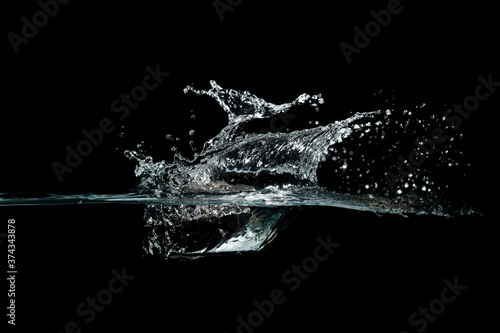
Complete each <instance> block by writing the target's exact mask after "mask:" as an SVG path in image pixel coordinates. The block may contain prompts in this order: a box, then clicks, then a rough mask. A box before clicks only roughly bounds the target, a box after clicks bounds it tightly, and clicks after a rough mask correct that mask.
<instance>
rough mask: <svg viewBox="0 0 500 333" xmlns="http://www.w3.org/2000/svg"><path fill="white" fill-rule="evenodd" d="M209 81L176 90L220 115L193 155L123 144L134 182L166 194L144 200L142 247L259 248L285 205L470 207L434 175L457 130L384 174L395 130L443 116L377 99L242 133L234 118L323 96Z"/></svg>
mask: <svg viewBox="0 0 500 333" xmlns="http://www.w3.org/2000/svg"><path fill="white" fill-rule="evenodd" d="M210 84H211V88H210V89H209V90H197V89H195V88H193V87H192V86H188V87H186V89H185V92H186V93H194V94H196V95H198V96H200V95H206V96H209V97H211V98H213V99H215V100H216V101H217V102H218V104H219V105H220V106H221V107H222V109H223V110H224V111H225V112H226V114H227V116H228V124H227V126H225V127H224V128H223V129H222V130H221V131H220V133H219V134H217V135H216V136H215V137H214V138H212V139H211V140H209V141H208V142H206V143H205V144H204V146H203V149H202V151H201V152H200V153H198V154H195V155H194V158H192V159H187V158H184V157H183V156H182V155H181V154H180V153H177V154H176V155H175V158H174V161H173V162H172V163H168V162H166V161H160V162H154V161H153V158H152V157H150V156H145V155H143V154H141V153H139V152H136V151H126V152H125V154H126V156H127V157H128V158H130V159H134V160H135V161H136V162H137V166H136V169H135V173H136V176H138V177H140V178H141V182H140V186H139V192H140V193H141V194H146V195H147V196H148V197H149V198H157V199H158V200H164V202H165V203H166V204H156V203H152V204H148V205H146V212H145V218H146V221H147V225H148V227H149V228H150V232H149V236H148V237H147V239H146V240H145V242H144V248H145V250H146V251H147V253H162V254H164V255H165V256H166V257H171V256H189V255H192V256H199V255H203V254H208V253H222V252H233V251H236V252H238V251H255V250H259V249H261V248H262V247H263V246H265V245H266V244H268V243H269V241H270V240H272V239H273V237H274V236H275V235H276V233H277V232H278V230H279V228H280V226H281V225H283V222H284V221H287V220H288V219H289V216H290V215H293V210H294V208H293V207H297V206H304V205H307V206H332V207H342V208H349V209H358V210H368V211H373V212H376V213H397V214H402V215H405V214H418V215H423V214H434V215H439V216H450V215H457V214H459V215H460V214H471V213H472V210H470V209H469V208H468V207H467V206H466V205H465V204H464V203H463V202H461V201H460V200H455V199H452V198H450V196H449V194H447V193H449V192H450V187H449V184H448V183H447V179H446V177H444V179H440V178H437V177H436V175H442V174H453V175H457V174H460V172H461V171H460V170H461V169H460V167H461V165H459V164H460V163H459V162H458V161H459V160H460V158H461V155H462V152H460V151H459V150H458V149H457V148H456V146H457V145H456V143H457V141H459V139H460V138H459V137H457V138H456V140H455V141H454V140H453V138H452V139H451V140H450V141H449V142H448V143H444V144H442V145H441V146H440V147H439V149H437V148H436V147H434V148H433V149H432V150H431V149H429V148H427V150H426V151H424V153H425V154H426V156H427V159H428V161H427V164H425V165H423V166H421V167H412V170H410V171H409V172H408V173H407V174H405V176H407V177H405V179H403V177H400V179H398V181H394V178H391V177H388V174H389V172H390V171H393V172H397V171H396V170H398V168H399V167H400V165H401V164H400V163H401V159H400V157H399V155H401V151H402V150H403V149H407V147H404V146H403V145H402V143H401V142H402V141H403V140H402V139H403V138H404V137H410V138H412V139H414V140H415V141H414V142H415V143H418V140H424V139H425V134H426V132H427V131H428V130H429V129H430V128H432V126H436V125H440V126H442V128H443V129H445V130H446V129H449V125H447V124H446V123H445V122H444V119H441V120H439V119H434V117H433V118H432V119H429V120H428V122H427V123H426V122H425V121H423V120H422V119H418V118H416V117H411V115H412V112H414V113H416V112H415V111H417V109H422V108H424V107H425V105H418V106H415V107H414V109H413V110H404V111H403V112H402V115H401V116H403V117H402V118H401V117H399V119H396V120H394V119H393V117H392V115H393V113H394V110H391V109H385V110H376V111H371V112H364V113H355V114H353V115H352V116H351V117H349V118H347V119H344V120H340V121H335V122H333V123H330V124H327V125H325V126H316V127H313V128H306V129H302V130H296V131H292V132H288V133H271V132H269V133H265V134H259V133H248V132H246V131H244V130H243V128H244V127H245V125H246V124H247V123H249V122H251V121H253V120H255V119H264V118H271V117H273V116H276V115H279V114H281V113H285V112H288V111H289V110H290V109H292V108H294V107H298V106H302V107H304V106H309V107H311V108H312V109H315V110H316V111H317V110H318V108H319V106H320V105H321V104H323V98H322V96H321V95H308V94H302V95H300V96H299V97H297V98H296V99H295V100H294V101H292V102H290V103H285V104H281V105H275V104H272V103H269V102H266V101H264V100H263V99H261V98H259V97H257V96H255V95H253V94H251V93H250V92H247V91H244V92H241V91H236V90H233V89H224V88H222V87H220V86H219V85H218V84H217V83H216V82H214V81H211V82H210ZM440 122H441V123H442V124H441V123H440ZM412 141H413V140H412ZM422 147H423V148H425V145H422V146H421V148H419V149H423V148H422ZM450 170H451V171H453V172H451V171H450ZM457 170H459V172H458V173H457V172H456V171H457ZM392 177H393V176H392ZM448 180H449V179H448ZM176 201H177V204H178V203H179V201H180V203H181V204H180V205H176V204H173V203H175V202H176ZM295 209H296V208H295ZM290 212H292V214H290ZM287 213H288V215H287Z"/></svg>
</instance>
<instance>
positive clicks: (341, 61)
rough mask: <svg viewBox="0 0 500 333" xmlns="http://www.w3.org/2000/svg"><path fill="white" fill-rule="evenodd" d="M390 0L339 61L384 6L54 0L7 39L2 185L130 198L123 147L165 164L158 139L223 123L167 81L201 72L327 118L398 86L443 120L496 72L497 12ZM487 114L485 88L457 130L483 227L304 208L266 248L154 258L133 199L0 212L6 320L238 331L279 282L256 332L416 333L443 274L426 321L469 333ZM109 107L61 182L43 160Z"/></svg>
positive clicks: (485, 317)
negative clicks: (127, 277) (33, 27)
mask: <svg viewBox="0 0 500 333" xmlns="http://www.w3.org/2000/svg"><path fill="white" fill-rule="evenodd" d="M402 5H403V10H402V12H401V13H400V14H398V15H395V16H393V17H392V21H391V23H390V24H389V25H388V27H386V28H384V29H382V31H381V33H380V34H379V35H378V36H376V37H374V38H373V39H372V40H371V42H370V44H369V45H368V46H367V47H366V48H364V49H363V50H361V53H360V54H357V55H353V57H352V62H351V63H350V64H348V63H347V62H346V59H345V58H344V56H343V54H342V52H341V50H340V48H339V44H340V42H342V41H345V42H347V43H350V44H352V41H353V37H354V30H353V28H354V27H355V26H359V27H360V28H363V27H364V25H365V24H366V23H367V22H368V21H370V20H372V17H371V16H370V14H369V13H370V11H371V10H376V11H378V10H380V9H384V8H386V7H387V2H386V1H371V2H347V1H342V2H334V3H326V2H320V1H308V2H291V1H272V3H271V2H269V1H267V2H266V1H249V0H245V1H243V2H242V3H241V4H240V5H238V6H236V7H235V8H234V10H233V11H232V12H226V13H224V20H223V21H221V20H220V19H219V17H218V15H217V13H216V11H215V9H214V7H213V4H212V2H211V1H203V2H196V3H194V2H187V1H176V2H168V3H167V2H165V3H161V4H160V3H159V2H154V1H141V2H138V1H137V2H127V3H123V2H116V3H113V4H111V3H110V2H107V3H106V4H103V3H101V2H88V1H86V2H78V1H72V2H70V3H68V4H67V5H61V7H60V10H59V13H58V14H57V15H56V16H55V17H54V18H51V19H50V20H49V22H48V24H47V25H46V26H44V27H42V28H40V31H39V32H38V34H37V35H36V36H35V37H34V38H32V39H30V40H29V42H28V43H27V44H26V45H21V46H20V48H19V49H20V50H19V53H17V54H16V53H15V52H14V51H13V48H12V46H11V45H10V42H9V40H8V38H7V37H5V38H4V42H3V44H2V45H3V49H2V52H3V54H4V55H5V56H4V57H3V59H4V68H5V69H4V73H5V75H2V76H3V78H4V85H3V92H4V94H3V95H4V96H3V98H2V111H3V112H2V118H1V122H0V126H1V131H2V132H1V139H2V143H3V144H2V154H1V156H2V159H1V167H0V168H1V176H0V192H7V193H10V192H53V193H87V192H93V193H125V192H128V191H130V190H132V189H133V188H134V186H135V185H136V184H137V179H136V178H135V176H134V174H133V170H134V163H132V162H131V161H128V160H127V159H126V158H125V157H123V150H124V149H133V148H134V147H135V145H136V144H137V143H139V142H140V141H142V140H144V141H145V144H146V146H148V149H149V152H150V153H151V154H152V155H154V156H155V158H157V159H162V158H163V159H169V158H171V156H172V154H171V152H170V151H169V150H168V149H169V148H170V146H171V142H168V141H167V140H165V134H167V133H171V134H174V136H177V137H180V138H181V143H182V144H184V145H185V143H186V142H187V141H189V136H188V131H189V130H190V129H195V130H196V143H197V144H198V145H200V144H201V143H203V142H204V141H206V140H207V139H209V138H211V137H212V136H214V135H215V134H217V133H218V132H219V131H220V129H221V128H222V127H223V126H224V124H225V121H226V119H225V114H224V112H223V111H222V110H220V109H219V108H218V107H217V105H216V104H215V103H214V102H213V101H210V100H209V99H208V98H206V99H204V98H198V99H196V98H195V97H194V96H193V95H192V94H189V95H186V94H184V93H183V92H182V89H183V88H184V87H185V86H186V85H187V84H191V83H192V84H194V85H195V87H198V88H205V89H206V88H208V87H209V80H215V81H217V82H218V83H219V84H220V85H221V86H223V87H228V88H234V89H239V90H248V91H250V92H252V93H254V94H256V95H257V96H260V97H262V98H264V99H265V100H267V101H269V102H273V103H277V104H278V103H283V102H289V101H291V100H293V99H295V98H296V97H297V96H298V95H300V94H301V93H304V92H307V93H310V94H317V93H321V94H322V95H323V97H324V98H325V104H324V105H323V106H322V111H321V113H320V114H318V115H317V116H316V115H315V117H316V118H315V119H314V120H316V119H317V120H319V121H320V122H321V123H322V124H326V123H329V122H331V121H334V120H339V119H344V118H345V117H347V116H349V115H350V112H351V111H368V110H371V109H376V108H379V107H382V106H381V105H380V104H379V103H380V101H379V100H377V99H375V98H374V97H373V95H374V93H376V92H378V91H380V90H382V91H384V92H385V93H387V92H392V91H393V90H394V96H395V98H396V99H397V100H399V101H401V103H408V104H413V105H416V104H417V103H421V102H426V103H434V104H436V105H443V107H442V108H439V109H436V110H435V114H436V115H442V114H443V112H444V110H445V107H444V105H447V106H450V105H451V104H453V103H455V102H461V101H462V100H463V98H464V97H465V96H467V95H470V94H472V93H473V91H474V88H475V87H476V85H477V83H478V81H477V77H478V76H479V75H483V76H487V75H488V74H490V73H493V79H494V80H495V79H497V80H498V79H500V73H499V71H498V69H499V66H498V64H497V61H498V55H499V54H498V51H497V44H498V37H497V34H498V30H499V29H498V18H497V15H496V9H495V8H494V6H493V5H492V4H490V3H487V2H484V3H481V2H474V4H471V3H457V2H449V3H440V5H439V6H437V5H436V3H434V2H430V1H413V2H408V1H405V2H402ZM39 10H40V8H39V5H38V4H37V3H36V1H23V2H16V4H15V5H14V4H11V3H9V4H4V9H3V10H2V17H3V19H2V22H4V23H5V26H4V27H3V29H4V30H3V31H4V36H7V34H8V33H9V32H14V33H17V34H19V33H20V30H21V26H22V24H23V23H22V21H21V18H22V17H23V16H26V17H28V18H29V19H30V20H31V17H32V15H33V14H34V13H35V12H37V11H39ZM157 64H160V68H161V69H162V70H163V71H166V72H169V73H170V75H169V77H168V78H166V79H165V80H164V82H163V83H161V84H160V85H159V87H158V88H157V89H155V90H154V91H152V92H150V93H149V94H148V97H147V99H146V100H145V101H144V102H142V103H140V105H139V106H138V107H137V108H136V109H135V110H133V111H132V112H131V113H130V116H129V117H127V118H126V119H125V120H123V121H121V122H119V121H118V120H117V118H116V115H115V114H113V113H112V112H111V109H110V105H111V102H112V101H113V100H115V99H116V98H118V97H119V96H120V94H122V93H129V92H130V90H131V89H132V88H133V87H134V86H136V85H138V84H140V83H141V82H142V78H143V77H144V75H145V74H146V71H145V67H146V66H148V65H149V66H151V67H153V68H154V67H155V66H156V65H157ZM497 94H498V92H497ZM497 105H498V95H496V94H495V95H493V96H492V97H491V98H490V99H488V100H487V101H485V102H484V103H482V104H481V106H480V109H479V110H478V111H477V112H476V113H474V114H473V115H472V116H471V117H470V118H469V119H467V120H466V121H465V122H464V125H463V126H462V127H461V128H460V131H463V133H464V135H465V137H466V140H465V144H466V145H465V147H464V150H465V152H466V153H467V158H468V159H469V160H471V161H473V163H472V166H471V168H472V169H471V171H470V175H471V176H470V177H471V178H470V180H469V181H468V182H467V184H465V185H464V186H465V188H466V190H467V191H468V192H469V193H470V194H471V195H470V196H471V197H472V201H473V203H474V204H475V205H476V207H478V209H480V210H481V211H482V212H483V214H484V217H481V218H479V217H462V218H454V219H445V218H436V217H429V216H411V217H409V218H405V217H402V216H397V215H393V216H382V217H379V216H376V215H374V214H371V213H360V212H355V211H346V210H342V209H333V208H332V209H326V208H321V209H319V208H316V209H309V208H304V209H303V210H302V212H301V215H300V216H299V217H298V218H297V220H296V221H294V223H293V224H292V225H291V226H290V227H289V228H288V229H287V230H285V231H284V232H283V233H282V234H280V235H279V237H278V239H277V240H276V241H275V242H274V243H272V244H271V245H270V246H269V247H268V248H267V249H265V250H263V251H261V252H258V253H250V254H243V255H239V256H224V257H214V258H204V259H199V260H195V261H164V260H163V259H161V258H143V257H142V252H141V235H142V233H143V208H142V206H140V205H102V206H92V205H76V206H45V207H2V208H1V210H0V211H1V218H2V220H3V221H4V222H5V224H4V225H6V220H7V219H8V218H14V219H16V223H17V224H16V225H17V242H16V246H17V252H16V259H17V266H18V271H19V274H18V279H17V288H18V290H17V295H16V296H17V297H16V302H17V304H18V307H17V317H16V319H17V320H16V323H17V325H16V329H17V330H20V331H21V330H22V329H28V328H30V329H36V330H37V331H43V332H60V331H63V329H64V325H65V324H66V323H67V322H68V321H72V320H74V321H76V322H77V323H78V324H80V328H81V329H82V332H101V331H121V330H128V329H131V327H132V326H133V325H139V327H138V328H137V329H138V330H141V331H145V332H150V331H166V332H168V331H188V332H191V331H204V332H225V331H227V332H234V331H236V328H237V321H236V318H237V317H238V316H242V317H246V316H247V315H248V313H249V312H251V311H253V310H254V306H253V305H252V301H253V300H255V299H257V300H263V299H266V298H268V297H269V293H270V292H271V291H272V290H273V289H276V288H279V289H282V290H286V291H287V293H286V297H287V300H286V302H285V303H284V304H282V305H280V306H278V307H277V308H276V310H275V313H274V314H273V315H272V316H271V317H270V318H267V319H266V320H265V322H264V323H263V324H262V326H260V327H258V328H256V329H255V331H256V332H266V331H269V332H275V331H289V330H292V329H294V330H299V329H301V330H307V331H310V332H318V331H331V332H359V331H366V330H381V331H386V332H401V331H403V330H407V331H408V332H415V331H416V330H415V328H413V327H410V326H409V324H408V316H409V315H410V314H411V313H413V312H414V311H417V310H418V308H419V307H420V306H427V305H428V304H429V302H430V301H431V300H433V299H435V298H437V297H439V295H440V292H441V289H442V288H443V287H444V285H443V280H444V279H449V280H453V278H455V277H458V281H459V282H460V283H462V284H466V285H468V289H467V290H466V291H464V293H463V295H461V296H460V297H459V298H458V299H457V300H456V301H455V302H454V303H452V304H451V305H447V307H446V310H445V312H444V313H443V314H442V315H440V316H439V317H438V319H437V320H436V321H435V322H434V323H430V324H429V326H428V328H427V330H426V331H428V332H454V331H460V330H463V329H464V328H465V327H468V329H469V330H470V331H484V330H485V329H486V328H487V327H490V325H492V324H494V322H495V320H494V319H495V316H496V313H497V308H495V307H494V306H493V304H494V303H497V298H496V296H495V295H494V293H495V280H496V279H495V275H494V273H493V272H494V269H493V267H494V265H495V264H496V260H494V259H496V258H497V257H496V256H495V255H494V253H496V251H497V250H498V246H497V245H496V238H495V234H494V233H493V232H492V225H493V216H494V214H493V209H494V207H495V202H494V200H495V198H496V194H495V189H496V188H497V186H496V184H497V176H496V169H497V167H496V159H495V158H496V155H497V154H496V150H497V149H496V146H495V144H496V143H497V140H496V139H495V136H496V131H495V127H496V123H495V120H494V119H496V118H497V117H496V111H497V110H498V108H497ZM189 110H194V113H195V114H196V117H197V118H196V120H192V119H190V117H189V116H190V112H189ZM105 117H109V118H110V119H113V121H115V124H116V125H117V126H120V127H119V128H117V130H115V131H114V132H113V133H111V134H109V135H107V136H106V137H105V138H104V141H103V143H102V144H100V145H99V146H98V147H96V148H94V151H93V152H92V154H91V155H90V156H88V157H86V158H85V159H84V160H83V162H82V163H81V165H79V166H78V167H77V168H75V170H74V171H73V172H72V173H71V174H66V175H65V176H64V181H63V182H59V181H58V180H57V178H56V176H55V174H54V172H53V170H52V168H51V163H52V162H53V161H54V160H58V161H61V162H62V161H63V159H64V157H65V146H66V145H70V146H73V147H74V146H75V145H76V143H78V142H79V141H80V140H81V139H82V138H83V137H82V134H81V131H82V130H83V129H91V128H95V127H96V126H97V124H98V123H99V121H100V120H101V119H102V118H105ZM121 126H124V128H123V133H124V135H123V137H120V136H119V135H118V133H119V132H120V131H121ZM182 144H181V146H180V148H186V147H185V146H184V147H182ZM149 146H152V148H149ZM116 148H118V149H116ZM461 181H462V179H457V182H461ZM490 189H491V190H493V194H490V193H489V192H488V191H490ZM4 222H2V223H4ZM327 235H331V236H332V239H333V240H334V241H336V242H338V243H341V244H342V245H341V247H340V248H339V249H338V251H336V252H335V253H334V254H333V255H332V256H331V257H330V258H329V259H328V261H326V262H324V263H321V264H320V266H319V268H318V270H317V271H316V272H314V273H313V274H311V277H310V278H309V279H307V280H305V281H303V283H302V285H301V286H300V288H299V289H298V290H297V291H295V292H289V291H288V289H287V285H285V284H284V283H283V281H282V280H281V276H282V274H283V272H285V271H286V270H287V269H289V268H290V267H291V265H293V264H298V263H300V262H301V261H302V259H303V258H305V257H308V256H310V255H312V252H313V250H314V248H315V246H316V244H317V243H316V237H318V236H321V237H323V238H326V237H327ZM3 244H5V243H4V242H2V245H3ZM122 267H125V268H126V271H127V273H129V274H131V275H134V276H136V277H135V279H134V280H133V281H131V282H130V285H129V286H127V287H126V288H125V290H124V291H123V292H122V293H120V294H119V295H116V296H115V297H114V299H113V301H112V302H111V303H110V304H109V305H107V306H106V307H105V309H104V310H103V311H102V312H101V313H99V314H98V315H97V317H96V318H95V320H93V321H92V322H90V323H88V324H86V323H84V322H83V320H82V317H79V316H78V315H77V314H76V312H75V308H76V307H77V306H78V304H80V303H81V302H83V301H85V299H86V298H87V297H88V296H91V297H93V296H95V295H96V294H97V292H98V291H99V290H101V289H102V288H105V287H106V286H107V283H108V281H109V280H110V278H111V277H112V275H111V270H112V269H116V270H118V271H120V270H121V268H122ZM2 293H3V292H2ZM3 317H4V316H3ZM4 319H5V317H4ZM5 321H6V320H5Z"/></svg>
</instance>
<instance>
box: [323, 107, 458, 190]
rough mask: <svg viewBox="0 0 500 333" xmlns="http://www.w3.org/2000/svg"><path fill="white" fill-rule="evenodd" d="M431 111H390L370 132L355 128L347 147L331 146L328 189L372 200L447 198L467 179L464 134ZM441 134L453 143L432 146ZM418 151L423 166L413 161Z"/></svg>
mask: <svg viewBox="0 0 500 333" xmlns="http://www.w3.org/2000/svg"><path fill="white" fill-rule="evenodd" d="M426 107H429V106H427V105H426V104H420V105H417V106H415V107H413V108H411V109H410V108H407V109H404V110H401V111H399V110H394V109H387V110H385V111H383V112H380V113H379V115H377V116H375V117H374V119H373V121H372V122H371V123H368V124H365V126H364V127H361V126H359V125H358V124H354V125H353V126H352V127H351V128H352V131H353V132H352V134H351V135H350V136H349V137H348V138H346V140H344V141H343V142H342V144H341V145H339V144H336V145H333V146H331V147H329V152H328V157H327V158H325V160H324V161H323V162H324V163H323V164H322V165H320V169H319V170H318V172H319V174H320V175H322V176H323V177H320V178H322V179H325V181H324V184H325V186H326V187H327V188H328V189H330V190H334V191H336V192H341V193H353V194H371V195H404V194H409V193H416V194H418V195H429V194H432V195H441V194H442V193H444V192H445V191H447V190H449V187H450V184H451V183H454V182H456V181H457V178H460V177H463V175H464V174H463V169H464V168H463V165H461V163H460V162H459V161H461V159H462V158H463V152H462V151H461V150H460V149H459V147H460V145H459V144H458V142H457V141H459V140H461V139H462V134H460V133H456V132H455V131H453V130H452V127H451V125H450V124H449V123H447V122H446V119H445V118H439V117H436V116H434V115H430V116H428V115H426V114H427V113H428V112H424V111H423V109H425V108H426ZM426 111H429V110H426ZM436 129H438V130H439V131H442V133H445V135H446V137H447V140H441V141H440V142H436V141H432V142H431V141H430V138H431V136H432V133H433V131H435V130H436ZM413 150H415V151H416V152H418V154H419V155H420V156H421V161H422V162H421V163H420V162H419V163H418V164H419V165H412V164H411V162H410V156H411V154H412V151H413ZM412 161H414V160H412ZM414 164H415V163H414ZM325 170H329V171H330V175H329V176H330V178H329V177H327V176H326V175H325ZM394 175H395V177H393V176H394ZM320 184H321V182H320Z"/></svg>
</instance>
